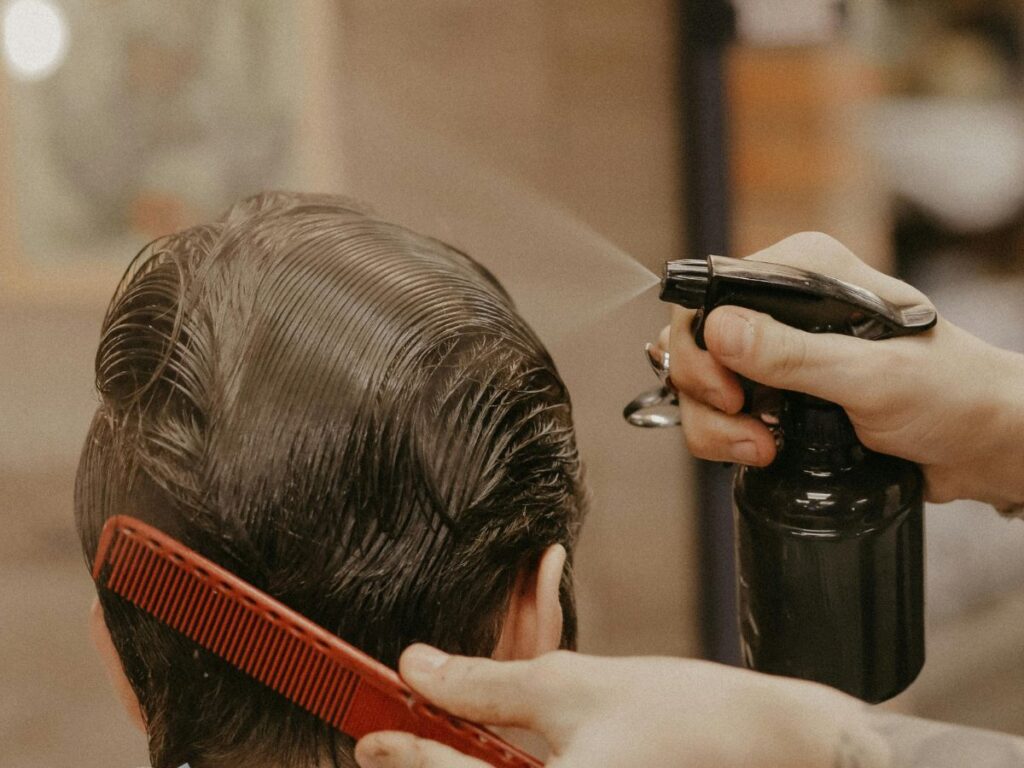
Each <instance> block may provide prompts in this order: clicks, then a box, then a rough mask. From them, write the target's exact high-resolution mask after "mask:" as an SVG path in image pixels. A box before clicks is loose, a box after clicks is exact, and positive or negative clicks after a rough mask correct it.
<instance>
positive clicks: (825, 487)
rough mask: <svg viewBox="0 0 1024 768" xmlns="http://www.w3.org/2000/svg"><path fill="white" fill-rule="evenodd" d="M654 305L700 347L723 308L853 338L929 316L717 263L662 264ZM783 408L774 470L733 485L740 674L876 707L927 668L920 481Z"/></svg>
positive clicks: (918, 327)
mask: <svg viewBox="0 0 1024 768" xmlns="http://www.w3.org/2000/svg"><path fill="white" fill-rule="evenodd" d="M661 298H662V300H663V301H668V302H672V303H675V304H679V305H682V306H684V307H689V308H690V309H696V310H698V315H697V318H696V321H695V323H694V333H695V336H696V339H697V342H698V344H699V345H700V346H701V347H703V346H704V343H703V342H704V340H703V332H702V331H703V327H704V318H705V317H706V316H707V314H708V313H709V312H711V310H713V309H714V308H715V307H718V306H721V305H724V304H732V305H737V306H742V307H747V308H749V309H753V310H757V311H759V312H764V313H767V314H769V315H771V316H772V317H773V318H775V319H776V320H778V321H780V322H783V323H786V324H787V325H790V326H793V327H796V328H800V329H802V330H805V331H810V332H815V333H842V334H848V335H852V336H857V337H860V338H864V339H886V338H890V337H893V336H901V335H907V334H912V333H918V332H921V331H925V330H927V329H929V328H931V327H932V326H933V325H934V324H935V321H936V316H935V311H934V309H933V308H932V307H930V306H928V305H915V306H895V305H893V304H892V303H890V302H888V301H885V300H884V299H882V298H880V297H879V296H877V295H875V294H874V293H871V292H870V291H867V290H864V289H863V288H860V287H858V286H855V285H851V284H849V283H845V282H842V281H839V280H835V279H833V278H829V277H826V276H824V275H819V274H815V273H812V272H806V271H803V270H799V269H794V268H792V267H787V266H782V265H777V264H769V263H765V262H757V261H744V260H738V259H730V258H726V257H720V256H711V257H709V258H708V259H707V260H704V259H686V260H680V261H672V262H669V263H668V264H667V265H666V268H665V275H664V279H663V282H662V291H661ZM745 385H746V383H745ZM781 401H782V403H781V410H780V413H779V426H778V437H779V438H780V449H779V452H778V455H777V457H776V459H775V461H774V462H773V463H772V464H771V465H770V466H768V467H765V468H755V467H740V468H739V469H738V470H737V472H736V476H735V481H734V493H733V499H734V512H735V519H736V553H737V590H738V608H739V621H740V631H741V638H742V651H743V658H744V661H745V663H746V664H747V666H748V667H751V668H752V669H756V670H759V671H762V672H769V673H773V674H780V675H787V676H790V677H798V678H803V679H807V680H814V681H817V682H821V683H825V684H827V685H831V686H833V687H835V688H838V689H840V690H842V691H845V692H847V693H850V694H852V695H854V696H857V697H859V698H861V699H863V700H865V701H869V702H879V701H883V700H885V699H888V698H891V697H892V696H895V695H896V694H897V693H899V692H900V691H902V690H904V689H905V688H906V687H907V686H908V685H910V683H911V682H913V680H914V678H915V677H916V676H917V674H918V672H919V671H920V670H921V667H922V665H923V664H924V585H923V581H924V564H923V534H924V520H923V514H922V510H923V501H922V480H921V475H920V471H919V470H918V468H917V466H916V465H914V464H912V463H910V462H908V461H904V460H902V459H898V458H895V457H892V456H885V455H882V454H879V453H875V452H873V451H870V450H868V449H867V448H865V447H864V446H863V445H862V444H861V443H860V442H859V441H858V440H857V435H856V433H855V432H854V429H853V427H852V425H851V424H850V421H849V419H848V418H847V416H846V413H845V412H844V411H843V409H842V408H840V407H839V406H837V405H835V404H834V403H829V402H826V401H824V400H820V399H817V398H814V397H810V396H808V395H803V394H799V393H795V392H784V393H782V398H781Z"/></svg>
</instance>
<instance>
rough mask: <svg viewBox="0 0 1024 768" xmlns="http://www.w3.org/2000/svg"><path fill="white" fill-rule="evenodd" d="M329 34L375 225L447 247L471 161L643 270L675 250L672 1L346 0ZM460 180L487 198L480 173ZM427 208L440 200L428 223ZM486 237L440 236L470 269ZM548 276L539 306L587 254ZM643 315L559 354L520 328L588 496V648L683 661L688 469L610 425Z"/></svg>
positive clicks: (487, 246)
mask: <svg viewBox="0 0 1024 768" xmlns="http://www.w3.org/2000/svg"><path fill="white" fill-rule="evenodd" d="M341 30H342V32H341V34H342V42H341V45H340V47H339V50H340V51H341V59H342V61H341V63H340V67H339V68H340V71H341V72H343V73H344V78H345V87H346V88H347V89H349V91H350V93H349V98H348V99H343V100H342V101H343V102H344V103H345V106H344V107H343V108H342V114H341V116H340V117H341V120H342V122H343V123H345V126H346V127H345V132H344V134H343V135H344V136H345V139H344V140H343V144H344V146H345V147H346V148H347V153H346V152H345V151H343V157H342V167H343V168H344V169H345V170H344V173H345V182H346V185H347V187H348V188H351V189H353V190H355V191H357V192H360V193H362V194H369V195H370V196H371V202H375V203H378V204H381V206H380V207H382V208H384V209H385V210H386V211H387V210H390V209H391V208H392V207H396V206H397V208H398V209H400V210H403V211H404V210H409V209H410V208H415V209H416V212H417V214H418V216H416V217H414V219H415V224H416V226H418V227H426V228H427V229H428V230H429V231H431V233H432V234H438V235H440V236H445V237H446V236H449V235H451V234H452V233H450V232H448V231H446V229H445V225H444V220H445V219H446V218H447V217H446V215H445V213H446V208H445V206H446V204H447V210H448V212H452V211H454V210H459V209H461V212H462V214H466V212H467V211H469V210H470V209H473V208H474V206H476V205H477V203H478V201H477V200H474V199H472V198H474V197H475V195H474V192H473V184H472V183H471V184H469V185H468V186H465V187H464V188H462V189H461V191H460V189H459V188H456V186H455V184H456V182H457V181H459V180H458V179H456V180H455V181H453V182H452V183H451V184H449V183H447V182H448V180H446V179H445V178H444V177H443V167H444V163H450V164H451V175H452V176H453V177H456V176H461V175H463V170H464V169H465V167H467V165H468V164H467V163H465V162H464V161H465V160H466V158H473V159H474V161H479V163H480V164H481V165H482V166H484V167H486V168H488V169H489V171H488V172H489V173H491V174H492V175H493V176H495V177H504V178H503V179H501V183H503V184H506V185H507V184H511V185H512V186H513V187H515V186H519V187H522V188H523V189H525V190H529V189H530V188H532V189H533V190H534V191H536V192H539V193H540V194H541V195H542V196H546V197H547V198H548V199H549V200H551V201H553V202H554V203H555V204H556V205H557V206H558V207H560V208H564V209H567V210H568V211H570V212H572V213H573V214H575V215H576V216H578V218H579V220H580V221H582V222H585V223H586V224H589V225H590V226H591V227H593V229H594V230H596V231H597V232H599V233H601V234H602V235H605V236H607V237H608V238H609V239H610V240H611V241H613V242H615V243H616V244H618V245H619V246H621V247H622V248H623V249H625V250H626V251H628V252H630V253H632V254H634V255H635V256H636V258H637V259H639V260H640V261H641V262H643V263H645V264H646V265H648V266H649V267H651V268H656V265H657V264H658V263H659V262H661V261H663V260H665V259H667V258H672V257H674V256H675V255H676V254H677V253H678V251H679V244H680V189H679V174H678V166H679V163H678V161H677V150H676V147H677V125H676V112H677V105H676V101H675V99H676V89H675V67H676V63H675V34H674V33H675V29H674V19H673V3H671V2H669V1H668V0H644V2H635V3H621V2H612V1H610V0H600V1H597V2H581V1H580V0H563V1H561V2H542V1H540V0H536V1H533V2H517V3H502V2H478V3H471V2H466V1H465V0H444V1H443V2H433V1H431V2H427V1H426V0H413V1H412V2H403V3H401V4H380V3H375V2H370V0H354V1H353V2H348V3H345V4H344V6H343V12H342V15H341ZM396 124H400V127H397V128H396V127H395V126H396ZM382 131H393V132H396V133H395V136H396V137H397V138H396V139H395V144H396V145H400V144H407V145H409V144H411V145H412V147H411V148H409V147H407V148H406V151H407V153H408V154H407V156H406V157H405V158H404V159H403V160H401V161H396V160H395V159H394V157H393V156H392V153H391V151H389V150H388V149H381V148H379V147H378V148H377V149H376V150H374V149H373V147H372V146H371V145H373V143H374V138H375V137H376V135H377V134H378V133H379V132H382ZM415 131H418V132H419V133H415ZM453 148H454V150H453ZM426 155H429V156H431V157H430V158H425V157H424V156H426ZM442 155H443V156H444V158H447V159H444V160H439V159H438V158H440V157H441V156H442ZM371 158H372V159H371ZM431 162H435V163H439V164H440V167H441V168H442V171H441V172H440V174H439V172H438V171H437V166H433V167H432V168H431V167H427V166H430V163H431ZM431 174H433V175H431ZM381 176H387V177H388V179H389V180H388V181H382V180H381V179H380V177H381ZM474 178H479V179H482V180H483V186H484V187H486V186H488V182H487V179H486V174H484V175H483V176H480V177H474ZM510 179H511V181H510ZM517 180H518V181H517ZM474 183H476V182H474ZM418 185H419V186H418ZM414 187H415V188H417V190H416V191H415V192H411V191H410V190H412V189H413V188H414ZM365 190H370V191H369V192H366V191H365ZM432 193H436V195H437V196H439V197H444V196H447V198H446V200H445V201H444V203H438V204H437V205H434V206H429V205H427V202H426V200H427V198H429V197H430V196H431V195H432ZM403 195H404V196H405V197H404V199H403V201H402V202H401V203H397V204H396V206H389V205H387V203H388V202H392V201H394V200H397V199H398V198H403ZM410 197H412V198H415V199H414V200H412V201H410V200H409V198H410ZM382 198H383V201H382ZM498 199H499V200H504V199H506V198H502V197H501V196H500V195H499V196H498ZM507 199H508V200H510V201H511V203H510V204H511V205H513V207H515V208H516V209H517V210H516V211H515V214H516V215H517V216H520V218H521V219H522V221H524V222H526V224H525V226H524V228H523V231H522V235H523V239H524V243H525V242H530V240H531V236H532V235H534V234H537V233H530V232H529V231H528V230H530V229H531V228H532V226H531V222H532V220H533V218H531V217H535V218H537V219H538V220H541V219H544V218H545V216H546V215H547V214H546V213H545V211H542V210H532V211H527V212H526V213H525V214H524V212H523V210H520V208H530V206H529V205H524V206H520V205H519V203H520V202H521V201H520V200H519V198H517V197H516V196H515V195H511V196H510V197H509V196H507ZM531 205H532V204H531ZM536 207H537V208H538V209H539V208H544V207H545V206H544V205H543V204H540V205H538V206H536ZM548 209H549V210H548V212H550V207H548ZM452 215H453V216H456V217H457V216H458V214H454V213H452ZM481 215H484V216H486V213H484V214H481ZM534 215H535V216H534ZM568 218H570V217H567V219H568ZM538 227H540V230H542V231H541V232H540V234H546V231H543V227H544V225H543V224H538ZM499 229H500V225H497V226H494V227H492V230H493V231H492V232H491V233H490V234H489V232H488V228H487V226H486V225H480V226H477V227H476V229H475V230H473V232H474V233H475V234H478V235H480V237H479V238H478V239H477V240H475V241H474V240H473V238H472V237H471V236H466V235H465V232H466V225H465V224H464V223H463V224H462V229H461V230H460V228H459V225H455V226H454V237H455V241H456V242H457V244H460V245H463V246H466V247H467V248H468V249H469V250H470V251H471V252H473V253H477V254H478V255H480V251H487V250H492V249H495V248H499V246H500V243H499V241H500V240H501V236H500V235H499ZM436 230H440V231H436ZM460 234H461V235H462V237H460ZM506 245H507V243H506ZM541 245H542V244H541ZM523 247H524V248H526V247H528V246H526V245H524V246H523ZM506 250H507V248H506ZM513 250H514V249H513ZM595 257H596V254H595ZM508 258H517V254H515V253H511V254H509V255H508ZM553 258H559V257H558V256H555V257H553ZM563 261H564V265H563V267H564V270H563V271H562V272H561V273H560V272H559V269H558V265H555V266H551V265H546V266H545V269H551V270H553V274H556V275H557V277H556V279H558V280H564V286H561V287H560V286H548V288H547V289H546V290H545V293H547V292H548V291H551V292H553V293H555V294H557V292H558V291H559V290H562V291H564V292H566V293H571V292H572V290H573V289H574V288H577V287H579V286H578V285H575V286H574V282H576V281H577V280H578V279H579V276H580V274H581V273H582V272H585V268H586V266H587V261H586V256H585V255H584V256H583V257H582V261H580V260H579V259H577V258H576V257H575V256H572V255H564V258H563ZM601 263H602V262H599V261H597V260H595V261H593V264H594V265H600V264H601ZM501 266H502V265H500V264H499V269H497V270H496V271H498V272H499V275H500V272H501V270H500V267H501ZM595 268H596V267H595ZM500 276H501V275H500ZM511 287H514V286H511ZM513 294H514V295H515V291H514V290H513ZM517 298H518V299H519V300H520V304H521V306H522V305H523V304H527V305H529V303H530V302H529V297H528V296H527V297H526V301H523V297H521V296H520V297H517ZM556 301H557V299H556ZM645 301H646V303H643V302H640V303H634V304H632V305H630V306H629V307H628V308H624V309H622V310H621V311H618V312H607V313H605V314H602V315H600V316H598V315H595V317H594V318H593V320H592V321H589V322H588V323H587V328H585V329H583V330H582V331H581V332H580V333H579V334H576V335H574V337H573V342H572V343H571V344H567V343H566V339H564V338H559V337H560V336H561V335H562V334H560V333H559V329H557V328H554V329H552V328H551V327H548V326H549V325H550V324H549V323H548V322H547V321H546V319H545V317H546V314H547V313H548V312H549V310H550V309H551V307H550V306H548V307H541V308H540V311H539V315H540V316H539V317H534V316H531V315H530V314H529V313H527V316H528V319H530V320H531V321H532V322H534V323H535V325H537V326H538V330H539V331H541V332H542V336H545V333H544V331H548V332H549V333H548V335H546V336H545V338H546V339H547V340H549V343H550V344H551V346H552V347H553V348H554V352H555V356H556V360H557V361H558V363H559V366H560V368H561V370H562V372H563V375H564V376H565V377H566V379H567V381H568V382H569V387H570V390H571V391H572V392H573V395H574V403H575V406H576V417H577V425H578V429H579V432H580V437H581V443H582V445H583V449H584V456H585V459H586V461H587V464H588V468H589V476H590V485H591V488H592V490H593V493H594V497H595V504H594V507H593V511H592V514H591V518H590V520H589V523H588V526H587V529H586V532H585V534H584V539H583V543H582V547H581V552H580V560H579V575H580V579H579V581H580V592H581V602H582V612H583V621H582V630H583V633H582V634H583V645H584V648H586V649H589V650H592V651H602V652H630V651H632V652H660V653H680V654H685V653H693V652H695V651H696V649H697V640H696V631H695V626H694V607H695V588H694V562H695V560H694V549H693V536H692V534H693V515H694V510H693V506H692V502H691V493H690V485H689V478H688V473H689V465H688V463H687V462H686V461H685V460H684V457H683V452H682V446H681V440H680V437H679V434H678V432H677V431H669V432H663V433H661V434H656V433H653V432H651V431H644V432H640V431H637V430H634V429H631V428H628V427H626V426H625V425H624V424H623V423H622V420H621V417H620V413H621V409H622V406H623V405H624V404H625V402H626V400H628V398H629V397H631V396H632V395H633V394H635V393H636V391H637V390H638V389H639V388H641V387H650V386H651V385H652V384H653V383H654V381H653V378H652V377H651V376H650V374H649V373H647V372H646V371H644V370H643V362H642V360H641V358H640V347H641V344H642V343H643V341H644V340H647V339H651V338H653V337H654V336H655V335H656V333H657V330H658V329H659V327H660V325H661V324H662V323H663V322H664V313H663V310H662V309H661V308H660V307H659V306H658V303H657V302H656V301H655V300H654V298H653V296H650V295H648V297H646V299H645ZM548 303H549V304H550V303H555V302H548ZM524 311H525V310H524ZM568 321H569V322H573V319H572V318H568Z"/></svg>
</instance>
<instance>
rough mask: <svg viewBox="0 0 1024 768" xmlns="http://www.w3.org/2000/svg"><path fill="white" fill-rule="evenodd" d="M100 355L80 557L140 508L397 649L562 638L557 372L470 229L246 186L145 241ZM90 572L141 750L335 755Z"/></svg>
mask: <svg viewBox="0 0 1024 768" xmlns="http://www.w3.org/2000/svg"><path fill="white" fill-rule="evenodd" d="M96 376H97V388H98V389H99V392H100V397H101V403H100V407H99V409H98V410H97V413H96V416H95V418H94V420H93V423H92V426H91V429H90V432H89V436H88V439H87V441H86V446H85V450H84V452H83V456H82V460H81V463H80V466H79V472H78V481H77V488H76V500H75V509H76V521H77V525H78V530H79V534H80V536H81V539H82V544H83V548H84V550H85V554H86V557H87V558H88V560H89V561H90V562H91V560H92V558H93V556H94V555H95V551H96V543H97V539H98V535H99V531H100V528H101V527H102V525H103V522H104V521H105V520H106V519H108V518H109V517H111V516H112V515H115V514H122V513H123V514H130V515H133V516H135V517H138V518H140V519H142V520H145V521H147V522H150V523H152V524H154V525H156V526H157V527H159V528H161V529H162V530H164V531H166V532H168V533H170V534H171V535H173V536H175V537H176V538H178V539H180V540H181V541H183V542H184V543H185V544H186V545H188V546H190V547H192V548H193V549H195V550H197V551H199V552H201V553H203V554H205V555H206V556H207V557H210V558H211V559H213V560H214V561H216V562H218V563H220V564H221V565H223V566H225V567H226V568H228V569H229V570H231V571H233V572H235V573H237V574H238V575H240V576H241V577H242V578H244V579H246V580H248V581H250V582H251V583H253V584H255V585H256V586H257V587H259V588H261V589H263V590H265V591H266V592H268V593H269V594H271V595H272V596H274V597H276V598H278V599H280V600H281V601H282V602H284V603H286V604H287V605H289V606H291V607H293V608H295V609H296V610H298V611H299V612H300V613H303V614H304V615H306V616H307V617H309V618H310V619H312V620H313V621H315V622H317V623H318V624H321V625H322V626H324V627H326V628H327V629H329V630H330V631H332V632H336V633H337V634H338V635H340V636H341V637H343V638H345V639H346V640H348V641H349V642H351V643H353V644H354V645H356V646H358V647H360V648H362V649H363V650H365V651H367V652H368V653H370V654H371V655H373V656H375V657H377V658H379V659H381V660H382V661H384V662H385V663H387V664H391V665H394V664H395V662H396V660H397V657H398V654H399V653H400V652H401V650H402V648H404V647H405V646H407V645H408V644H410V643H412V642H414V641H420V640H421V641H426V642H430V643H432V644H434V645H438V646H440V647H441V648H443V649H445V650H448V651H452V652H460V653H469V654H485V655H486V654H495V653H497V654H498V655H506V656H514V655H531V654H532V653H538V652H542V651H544V650H547V649H548V648H549V647H550V646H552V645H559V644H561V645H563V646H569V647H571V646H572V645H573V644H574V642H575V630H576V624H575V611H574V605H573V596H572V581H571V567H570V566H569V565H568V564H566V565H565V566H564V567H563V556H562V549H561V546H564V547H565V548H566V549H567V550H568V551H569V552H570V553H571V552H572V547H573V544H574V541H575V538H576V533H577V530H578V527H579V524H580V520H581V517H582V513H583V492H582V486H581V481H580V467H579V460H578V456H577V452H576V445H575V438H574V435H573V428H572V423H571V415H570V405H569V398H568V394H567V393H566V391H565V387H564V385H563V383H562V381H561V379H560V378H559V376H558V373H557V371H556V370H555V367H554V364H553V363H552V361H551V359H550V357H549V356H548V354H547V352H546V351H545V350H544V348H543V346H542V345H541V343H540V342H539V340H538V339H537V338H536V336H535V335H534V334H533V333H532V331H531V330H530V329H529V327H528V326H527V325H526V324H525V323H524V322H523V320H522V319H521V318H520V317H519V316H518V315H517V314H516V312H515V309H514V308H513V306H512V302H511V300H510V299H509V297H508V296H507V294H506V293H505V292H504V291H503V290H502V288H501V287H500V286H499V285H498V284H497V282H496V281H495V280H494V278H493V277H492V276H491V275H490V274H488V273H487V272H486V271H485V270H484V269H482V268H481V267H480V266H478V265H477V264H476V263H475V262H473V261H472V260H471V259H470V258H469V257H467V256H466V255H465V254H462V253H460V252H459V251H456V250H455V249H453V248H451V247H449V246H447V245H444V244H443V243H440V242H438V241H436V240H432V239H430V238H426V237H422V236H419V235H416V234H414V233H412V232H409V231H408V230H405V229H402V228H401V227H398V226H395V225H393V224H388V223H386V222H383V221H380V220H378V219H375V218H373V217H372V216H367V215H365V214H363V213H361V212H359V211H357V210H355V209H354V208H352V207H351V205H349V204H348V203H346V202H345V201H343V200H341V199H338V198H333V197H327V196H311V195H286V194H267V195H261V196H258V197H255V198H251V199H249V200H246V201H243V202H242V203H240V204H239V205H237V206H235V207H234V208H232V209H231V210H230V211H229V212H228V213H227V214H226V215H225V216H224V217H223V218H222V219H221V220H219V221H217V222H215V223H213V224H209V225H204V226H199V227H194V228H192V229H189V230H186V231H184V232H181V233H179V234H176V235H173V236H170V237H168V238H165V239H162V240H160V241H158V242H157V243H155V244H153V245H152V246H150V247H149V248H148V249H147V250H146V251H144V252H143V254H141V255H140V258H139V259H138V260H137V261H136V262H135V264H133V266H132V267H131V268H130V269H129V272H128V274H127V275H126V276H125V278H124V280H123V281H122V283H121V285H120V286H119V287H118V289H117V292H116V293H115V295H114V298H113V300H112V301H111V304H110V308H109V310H108V313H107V316H106V319H105V320H104V324H103V331H102V337H101V340H100V345H99V350H98V353H97V357H96ZM558 545H561V546H558ZM99 597H100V603H101V605H102V614H97V615H98V616H99V617H100V620H101V622H100V623H101V631H100V633H99V634H101V635H103V637H102V639H101V640H102V642H106V630H109V637H110V640H112V642H113V647H114V648H115V649H116V652H117V656H118V657H119V659H120V663H121V665H122V666H123V670H124V674H125V676H126V677H127V679H128V681H129V682H130V684H131V689H132V691H133V692H134V695H135V696H136V697H137V698H138V701H139V705H140V709H141V712H142V715H143V718H144V719H145V721H146V727H147V731H148V734H149V739H150V752H151V755H152V758H153V761H154V763H153V764H154V766H156V768H163V766H171V765H173V766H177V765H179V764H180V763H182V762H185V761H186V760H189V761H191V762H192V764H193V766H197V765H198V766H203V765H219V764H225V765H230V764H233V763H234V762H237V761H241V760H244V761H255V763H253V764H261V765H273V764H275V763H276V764H280V765H288V766H291V765H297V766H298V765H302V766H305V765H313V764H319V762H318V761H326V762H327V764H330V762H331V760H332V759H333V760H334V761H335V762H340V763H341V762H345V761H346V760H347V757H346V756H347V753H348V751H349V749H348V747H349V745H350V741H349V740H347V739H345V738H343V737H340V736H338V735H336V734H334V733H333V732H332V731H330V730H329V729H328V728H327V727H326V726H323V725H321V724H320V723H318V722H317V721H316V720H314V719H313V718H312V717H310V716H308V715H306V714H305V713H303V712H301V711H300V710H298V709H297V708H295V707H293V706H292V705H290V704H289V703H288V702H286V701H284V700H283V699H281V698H279V697H278V696H277V695H276V694H273V693H272V692H270V691H269V690H268V689H265V688H263V687H262V686H260V685H259V684H258V683H255V682H254V681H252V680H250V679H248V678H247V677H245V676H244V675H242V674H241V673H238V672H236V671H235V670H233V669H231V668H229V667H227V666H226V665H225V664H224V663H223V662H221V661H220V660H218V659H217V658H215V657H213V656H211V655H210V654H208V653H206V652H204V651H202V650H200V649H198V648H197V647H196V646H195V645H193V644H192V643H190V642H189V641H188V640H186V639H184V638H183V637H181V636H179V635H177V634H176V633H174V632H173V631H171V630H169V629H167V628H166V627H164V626H163V625H161V624H159V623H158V622H156V621H155V620H153V619H151V618H150V617H148V616H146V615H144V614H142V613H141V612H139V611H138V610H136V609H134V608H133V607H132V606H130V605H128V604H127V603H125V602H123V601H121V600H120V599H119V598H117V597H116V596H114V595H112V594H110V593H106V592H102V593H101V594H100V596H99ZM552 606H553V607H552ZM555 614H557V616H556V615H555ZM563 616H564V622H563ZM104 620H105V621H104ZM103 624H105V628H104V627H103V626H102V625H103Z"/></svg>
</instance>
